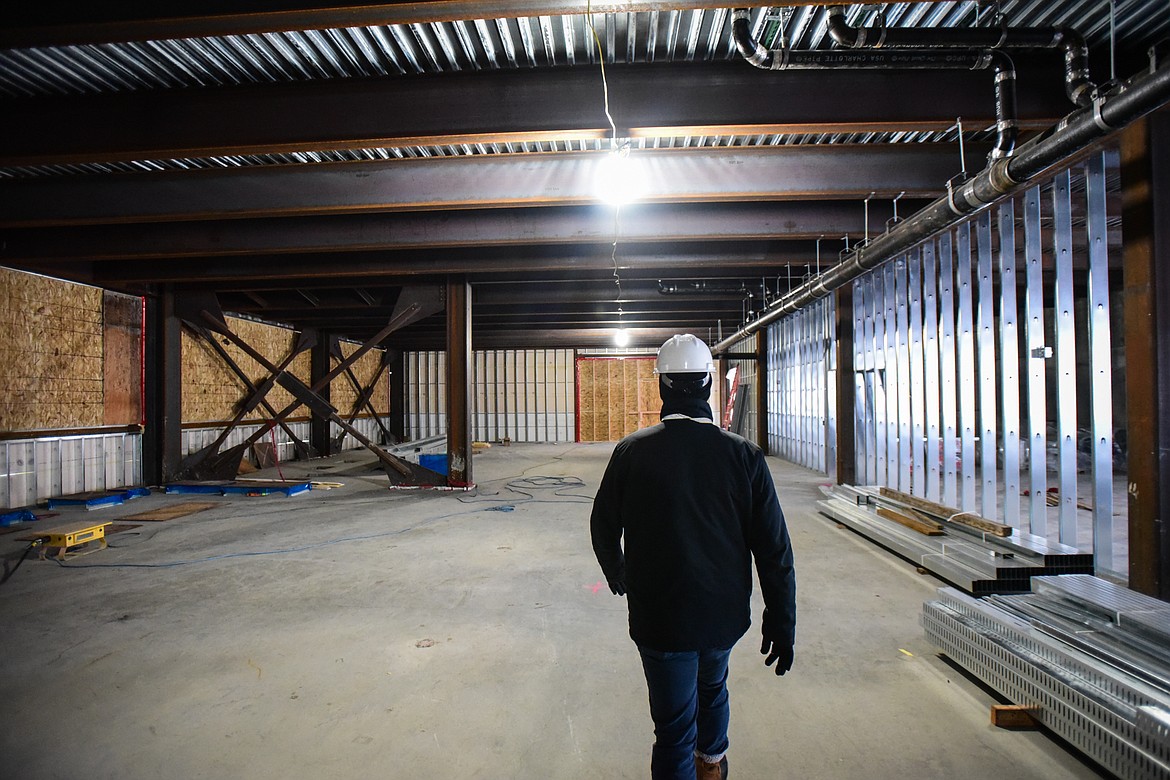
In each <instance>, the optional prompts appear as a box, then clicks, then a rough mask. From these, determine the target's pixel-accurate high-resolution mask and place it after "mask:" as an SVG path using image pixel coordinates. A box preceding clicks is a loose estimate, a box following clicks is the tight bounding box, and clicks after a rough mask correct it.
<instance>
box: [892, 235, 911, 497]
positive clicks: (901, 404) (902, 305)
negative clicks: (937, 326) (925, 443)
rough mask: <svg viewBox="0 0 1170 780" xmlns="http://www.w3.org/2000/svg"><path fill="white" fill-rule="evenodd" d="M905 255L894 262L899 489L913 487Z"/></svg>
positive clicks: (904, 491) (904, 489)
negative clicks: (911, 474)
mask: <svg viewBox="0 0 1170 780" xmlns="http://www.w3.org/2000/svg"><path fill="white" fill-rule="evenodd" d="M906 264H907V258H906V256H904V255H903V256H902V257H900V258H898V259H897V260H895V261H894V262H893V269H894V290H895V319H896V321H897V327H898V340H897V345H898V351H897V356H898V392H897V397H898V489H899V490H901V491H902V492H903V493H909V492H911V490H912V485H911V479H910V468H911V464H912V460H913V456H912V455H911V448H910V445H911V443H912V442H913V439H912V438H911V434H910V398H911V396H912V395H913V392H914V390H913V387H912V385H911V378H910V317H909V306H908V301H909V298H910V296H909V295H908V293H907V289H906V286H907V283H906V271H907V269H906Z"/></svg>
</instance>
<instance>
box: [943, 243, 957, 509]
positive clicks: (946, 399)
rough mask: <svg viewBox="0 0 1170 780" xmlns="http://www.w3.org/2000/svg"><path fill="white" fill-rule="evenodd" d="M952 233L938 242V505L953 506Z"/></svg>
mask: <svg viewBox="0 0 1170 780" xmlns="http://www.w3.org/2000/svg"><path fill="white" fill-rule="evenodd" d="M951 241H952V234H951V233H950V232H947V233H943V234H942V235H941V236H939V239H938V338H939V341H938V348H939V389H940V391H941V395H942V456H941V457H942V476H943V479H942V502H943V503H944V504H946V505H947V506H954V505H955V504H956V503H957V501H956V499H957V497H958V474H957V470H956V468H955V455H956V453H957V452H958V442H959V438H958V436H959V409H958V403H957V392H958V391H957V388H956V387H955V382H956V381H957V376H956V371H955V299H954V285H955V274H954V255H953V254H952V246H951Z"/></svg>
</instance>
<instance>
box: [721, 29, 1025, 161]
mask: <svg viewBox="0 0 1170 780" xmlns="http://www.w3.org/2000/svg"><path fill="white" fill-rule="evenodd" d="M749 21H750V12H749V11H748V9H746V8H736V9H734V10H733V11H732V13H731V34H732V38H733V39H734V40H735V45H736V48H738V49H739V53H740V54H741V55H742V56H743V58H744V59H745V60H747V61H748V62H749V63H751V64H752V65H754V66H756V67H757V68H761V69H763V70H830V69H838V68H840V69H852V68H866V69H873V70H941V69H955V70H983V69H985V68H988V67H990V68H992V69H993V70H994V72H995V128H996V141H995V146H994V148H993V149H992V150H991V159H999V158H1001V157H1007V156H1009V155H1010V154H1011V153H1012V151H1013V150H1014V149H1015V145H1016V138H1017V136H1018V134H1019V123H1018V122H1017V120H1016V71H1015V67H1014V66H1013V65H1012V61H1011V58H1010V57H1008V56H1007V54H1005V53H1003V52H1001V51H996V50H986V51H967V50H958V49H954V48H940V49H936V50H928V49H922V48H905V49H891V48H883V49H880V50H877V49H865V50H863V51H857V50H845V49H833V50H830V51H809V50H795V49H790V48H788V47H787V45H786V44H783V43H782V44H781V47H780V48H778V49H767V48H765V47H764V46H763V45H762V44H760V42H759V41H757V40H755V39H754V38H752V35H751V30H750V29H749ZM848 29H853V28H848Z"/></svg>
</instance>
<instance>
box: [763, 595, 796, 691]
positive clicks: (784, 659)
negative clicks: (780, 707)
mask: <svg viewBox="0 0 1170 780" xmlns="http://www.w3.org/2000/svg"><path fill="white" fill-rule="evenodd" d="M769 617H770V616H769V615H768V610H766V609H765V610H764V627H763V631H764V643H763V644H762V645H760V654H761V655H765V656H767V658H765V659H764V666H771V665H772V664H773V663H775V664H776V674H777V675H778V676H780V677H783V676H784V673H785V672H787V671H788V670H789V669H791V668H792V660H793V649H792V644H793V639H792V634H791V632H789V631H784V630H779V629H777V627H776V626H775V625H773V621H771V620H770V619H769Z"/></svg>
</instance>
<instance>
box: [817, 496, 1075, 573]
mask: <svg viewBox="0 0 1170 780" xmlns="http://www.w3.org/2000/svg"><path fill="white" fill-rule="evenodd" d="M823 490H824V492H825V496H826V497H825V499H824V500H823V501H818V502H817V508H818V509H819V510H820V511H821V513H822V514H825V515H827V516H828V517H831V518H833V519H834V520H836V521H838V522H839V523H842V524H843V525H846V526H848V527H849V528H851V529H853V530H854V531H856V532H858V533H859V534H861V535H862V536H865V537H867V538H869V539H871V540H872V541H874V542H877V543H878V544H880V545H882V546H883V547H885V548H887V549H889V550H892V551H893V552H895V553H897V554H898V555H901V556H903V557H904V558H907V559H909V560H910V561H912V562H913V563H915V564H917V565H919V566H921V567H922V568H923V569H926V570H927V571H929V572H931V573H933V574H935V575H937V576H939V577H941V578H942V579H944V580H946V581H947V582H950V583H952V584H953V585H955V586H956V587H959V588H962V589H963V590H965V591H966V592H968V593H972V594H975V595H984V594H988V593H1023V592H1027V591H1028V589H1029V581H1030V579H1031V578H1032V577H1035V576H1041V575H1055V574H1092V573H1093V556H1092V554H1091V553H1082V552H1080V551H1079V550H1077V549H1076V548H1074V547H1069V546H1067V545H1063V544H1057V543H1053V542H1049V541H1048V540H1047V539H1044V538H1043V537H1039V536H1033V535H1031V534H1024V533H1021V532H1020V531H1019V530H1018V529H1014V528H1012V527H1011V526H1008V525H1003V524H1002V523H996V522H994V521H992V520H988V519H986V518H984V517H980V516H979V515H978V514H976V513H974V512H962V511H960V510H958V509H955V508H952V507H947V506H944V505H942V504H938V503H935V502H932V501H927V500H925V499H922V498H918V497H916V496H911V495H909V494H907V493H901V492H899V491H897V490H892V489H890V488H884V487H883V488H876V487H855V486H849V485H836V486H834V487H832V488H825V489H823Z"/></svg>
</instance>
